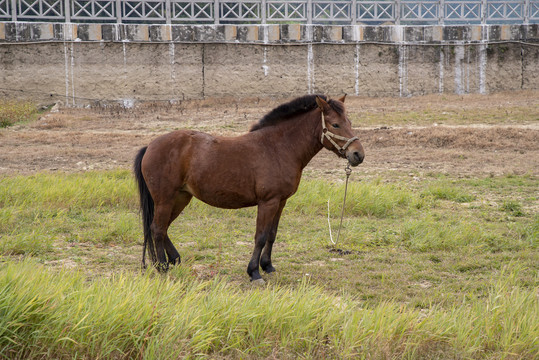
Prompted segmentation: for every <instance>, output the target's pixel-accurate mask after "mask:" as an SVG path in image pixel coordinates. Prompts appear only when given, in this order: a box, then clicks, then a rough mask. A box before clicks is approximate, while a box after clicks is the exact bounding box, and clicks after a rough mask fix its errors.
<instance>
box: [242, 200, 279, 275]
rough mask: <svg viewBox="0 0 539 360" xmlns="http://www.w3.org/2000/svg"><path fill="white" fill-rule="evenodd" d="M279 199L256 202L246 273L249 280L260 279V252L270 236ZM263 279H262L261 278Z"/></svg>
mask: <svg viewBox="0 0 539 360" xmlns="http://www.w3.org/2000/svg"><path fill="white" fill-rule="evenodd" d="M280 203H281V201H280V200H279V199H275V200H270V201H267V202H263V203H260V204H258V214H257V217H256V233H255V248H254V250H253V256H252V257H251V261H249V265H248V266H247V274H249V276H250V277H251V281H256V280H261V279H262V276H260V270H259V267H260V254H261V253H262V249H263V248H264V246H265V245H266V243H267V241H268V239H270V237H271V233H272V228H273V222H274V219H275V216H276V215H277V213H278V212H279V209H280ZM262 281H263V280H262Z"/></svg>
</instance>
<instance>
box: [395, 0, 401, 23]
mask: <svg viewBox="0 0 539 360" xmlns="http://www.w3.org/2000/svg"><path fill="white" fill-rule="evenodd" d="M400 24H401V0H397V1H396V2H395V25H400Z"/></svg>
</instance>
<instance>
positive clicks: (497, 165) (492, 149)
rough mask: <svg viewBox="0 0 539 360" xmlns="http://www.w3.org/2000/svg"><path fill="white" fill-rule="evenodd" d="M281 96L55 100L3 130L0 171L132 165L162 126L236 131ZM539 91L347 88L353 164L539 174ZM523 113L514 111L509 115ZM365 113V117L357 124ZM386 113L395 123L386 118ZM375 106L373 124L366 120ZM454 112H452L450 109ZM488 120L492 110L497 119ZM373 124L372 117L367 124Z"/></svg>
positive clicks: (330, 159)
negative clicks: (403, 118) (355, 147)
mask: <svg viewBox="0 0 539 360" xmlns="http://www.w3.org/2000/svg"><path fill="white" fill-rule="evenodd" d="M285 101H287V100H286V99H284V100H283V99H279V100H276V99H258V98H256V99H240V100H238V99H207V100H193V101H183V102H180V103H177V104H168V103H166V104H165V103H160V104H141V105H139V106H137V107H135V108H132V109H125V108H123V107H121V106H119V105H118V106H104V107H98V108H60V109H59V110H57V112H51V113H48V114H44V115H43V116H42V117H41V118H40V119H39V120H37V121H35V122H33V123H28V124H22V125H16V126H13V127H10V128H7V129H0V175H2V174H13V173H34V172H39V171H69V172H70V171H85V170H91V169H112V168H118V167H120V168H131V165H132V161H133V158H134V156H135V154H136V152H137V150H138V149H139V148H140V147H142V146H145V145H147V144H148V143H149V142H150V141H151V140H152V139H154V138H156V137H157V136H158V135H160V134H163V133H167V132H170V131H173V130H175V129H181V128H191V129H197V130H201V131H205V132H210V133H213V134H220V135H232V136H233V135H239V134H241V133H244V132H246V131H248V129H249V127H250V125H251V124H252V123H253V122H255V121H257V120H258V119H260V118H261V117H262V116H263V115H264V114H265V113H267V112H268V111H270V110H271V109H273V108H274V107H276V106H278V105H279V104H281V103H283V102H285ZM538 103H539V92H537V91H535V92H534V91H530V92H515V93H505V94H495V95H487V96H485V95H466V96H457V95H443V96H440V95H429V96H423V97H414V98H406V99H400V98H359V97H351V96H349V97H348V98H347V100H346V105H347V110H348V113H349V115H350V117H351V118H353V119H356V118H357V119H358V120H357V121H355V120H354V123H355V124H356V125H358V124H359V127H358V128H357V131H358V136H359V138H360V140H361V141H362V143H363V145H364V147H365V151H366V159H365V162H364V164H362V165H361V166H360V167H358V168H357V170H354V171H355V172H357V173H359V174H362V175H366V176H378V175H381V174H383V173H385V172H391V171H405V172H419V173H430V172H432V173H448V174H454V175H457V176H468V175H489V174H490V175H501V174H533V175H535V176H537V175H539V166H538V165H539V110H538V109H539V106H538ZM514 109H519V114H520V113H523V114H526V117H525V119H524V120H519V119H518V118H515V117H514V116H512V115H511V114H514V113H515V110H514ZM401 111H402V112H403V113H404V112H407V113H408V114H409V113H410V112H413V113H417V114H421V113H422V112H423V113H429V114H432V113H434V114H437V113H439V114H446V116H445V118H446V119H447V118H448V117H447V114H452V113H454V114H457V115H455V116H462V115H458V114H466V113H473V114H481V113H486V112H488V113H489V114H490V115H489V116H490V118H489V119H490V120H489V121H488V124H485V123H481V121H480V120H479V121H477V122H476V123H473V124H465V125H458V124H459V121H455V122H453V123H452V124H438V123H435V122H431V123H425V120H424V119H423V120H422V121H419V124H414V123H409V121H407V122H405V124H406V125H402V123H401V124H399V122H398V115H399V112H401ZM364 113H369V114H370V116H371V120H370V123H369V124H368V125H365V126H363V125H362V124H361V118H362V114H364ZM389 113H391V118H392V119H393V118H397V120H392V121H393V123H392V124H393V125H386V122H387V119H388V114H389ZM372 114H374V116H375V118H374V123H373V120H372V116H373V115H372ZM449 118H450V117H449ZM492 119H495V120H494V121H493V120H492ZM373 124H378V125H373ZM344 166H345V162H344V160H340V159H337V158H336V157H335V155H333V154H332V153H330V152H328V151H324V150H322V151H321V152H320V153H319V155H317V156H316V157H315V158H314V159H313V161H312V162H311V164H310V165H309V166H308V168H307V169H306V170H307V173H308V174H309V175H308V176H324V177H336V175H335V174H339V177H342V176H341V175H342V174H341V173H342V168H344Z"/></svg>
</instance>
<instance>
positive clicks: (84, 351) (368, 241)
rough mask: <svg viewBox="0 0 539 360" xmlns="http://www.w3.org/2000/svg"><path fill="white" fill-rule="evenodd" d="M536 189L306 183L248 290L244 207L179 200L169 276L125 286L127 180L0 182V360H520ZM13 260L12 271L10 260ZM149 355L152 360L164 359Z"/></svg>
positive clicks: (531, 353)
mask: <svg viewBox="0 0 539 360" xmlns="http://www.w3.org/2000/svg"><path fill="white" fill-rule="evenodd" d="M537 186H538V181H537V179H536V178H535V177H533V176H531V175H524V176H516V175H510V176H499V177H494V176H493V177H485V178H463V179H457V178H451V177H449V176H440V175H436V174H432V175H431V176H427V177H426V178H424V179H421V180H420V181H419V182H417V181H415V182H409V181H406V180H404V178H403V179H401V178H399V177H398V176H396V177H394V178H391V179H385V180H384V181H382V180H381V179H373V180H367V181H362V182H354V181H352V182H351V183H350V184H349V193H348V200H347V206H346V209H345V219H344V224H343V226H344V227H343V230H342V234H341V236H342V238H341V240H340V241H339V244H337V245H335V246H331V243H330V241H329V235H328V228H327V226H328V225H327V218H328V214H327V205H328V199H329V200H330V207H331V214H330V215H331V223H332V227H333V229H336V227H337V226H338V220H339V219H338V216H339V214H340V206H341V203H342V196H343V192H344V184H343V183H341V182H330V181H327V180H319V179H313V178H310V179H309V178H307V179H305V180H303V182H302V184H301V186H300V189H299V191H298V193H297V194H296V195H295V196H294V197H292V198H291V199H290V200H289V202H288V204H287V207H286V208H285V210H284V213H283V217H282V220H281V224H280V227H279V234H278V239H277V242H276V245H275V248H274V264H275V266H276V267H277V270H278V272H277V273H276V274H274V275H272V276H271V277H270V276H265V277H266V280H269V281H268V282H269V285H268V286H267V287H266V288H263V289H253V288H251V286H250V284H249V282H248V280H247V276H246V274H245V267H246V265H247V262H248V260H249V258H250V253H251V251H252V243H253V240H252V237H253V232H254V223H255V217H256V209H253V208H249V209H241V210H222V209H216V208H212V207H209V206H207V205H205V204H203V203H201V202H199V201H197V200H193V201H192V203H191V204H190V205H189V206H188V207H187V208H186V210H185V211H184V213H183V214H182V215H181V216H180V218H179V219H178V220H177V221H176V222H175V223H174V224H173V226H172V227H171V229H170V232H169V233H170V236H171V238H172V239H173V242H174V243H175V244H176V245H177V248H178V250H179V251H180V254H181V255H182V260H183V263H182V265H181V266H178V267H175V268H173V269H172V271H171V272H170V273H169V274H167V275H164V276H163V275H158V274H156V273H154V272H153V271H149V272H147V273H140V269H139V266H140V251H141V240H142V229H141V225H140V221H139V215H138V203H137V201H138V200H137V195H136V193H135V185H134V182H133V179H132V175H131V174H130V172H128V171H125V170H115V171H91V172H85V173H69V174H65V173H39V174H34V175H13V176H4V177H0V332H1V333H0V356H3V357H6V358H30V359H32V358H34V359H35V358H44V357H45V358H60V359H61V358H74V357H82V358H96V357H104V358H134V357H145V358H177V357H187V358H189V357H199V356H217V357H225V358H260V357H278V358H297V357H306V358H322V357H324V358H346V357H352V358H524V359H527V358H529V359H532V358H535V357H536V355H537V354H538V343H537V333H538V330H539V329H538V328H537V326H538V325H537V324H538V322H537V321H536V320H537V318H538V300H537V289H538V278H537V274H538V273H539V272H538V271H539V265H538V262H537V255H538V251H537V249H538V245H539V241H538V239H539V216H538V215H537V214H536V208H537V198H536V189H537ZM20 259H25V260H22V261H21V260H20ZM163 349H167V351H164V350H163Z"/></svg>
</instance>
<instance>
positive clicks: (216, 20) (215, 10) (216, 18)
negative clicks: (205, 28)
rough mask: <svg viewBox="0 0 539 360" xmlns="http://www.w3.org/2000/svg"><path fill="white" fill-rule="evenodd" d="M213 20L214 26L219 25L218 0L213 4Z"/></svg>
mask: <svg viewBox="0 0 539 360" xmlns="http://www.w3.org/2000/svg"><path fill="white" fill-rule="evenodd" d="M213 20H214V23H215V24H219V0H215V2H214V3H213Z"/></svg>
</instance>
